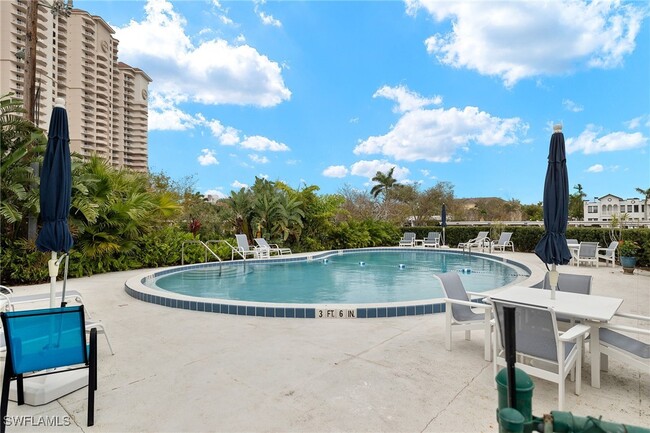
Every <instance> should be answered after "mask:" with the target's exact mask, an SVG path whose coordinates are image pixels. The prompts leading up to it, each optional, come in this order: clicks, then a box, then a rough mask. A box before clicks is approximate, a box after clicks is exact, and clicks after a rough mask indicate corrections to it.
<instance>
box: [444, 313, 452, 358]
mask: <svg viewBox="0 0 650 433" xmlns="http://www.w3.org/2000/svg"><path fill="white" fill-rule="evenodd" d="M445 320H446V322H447V323H446V324H445V328H446V329H445V349H447V350H448V351H449V352H451V305H450V304H449V303H448V304H447V305H446V308H445Z"/></svg>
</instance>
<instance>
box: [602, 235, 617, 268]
mask: <svg viewBox="0 0 650 433" xmlns="http://www.w3.org/2000/svg"><path fill="white" fill-rule="evenodd" d="M616 248H618V242H617V241H613V242H610V243H609V246H608V247H607V248H598V260H601V259H602V260H605V266H607V263H608V262H612V268H613V267H614V266H616Z"/></svg>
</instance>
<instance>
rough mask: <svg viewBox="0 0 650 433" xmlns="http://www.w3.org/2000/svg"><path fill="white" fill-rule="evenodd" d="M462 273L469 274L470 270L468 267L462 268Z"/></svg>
mask: <svg viewBox="0 0 650 433" xmlns="http://www.w3.org/2000/svg"><path fill="white" fill-rule="evenodd" d="M460 271H461V272H462V273H463V274H471V273H472V270H471V269H470V268H463V269H461V270H460Z"/></svg>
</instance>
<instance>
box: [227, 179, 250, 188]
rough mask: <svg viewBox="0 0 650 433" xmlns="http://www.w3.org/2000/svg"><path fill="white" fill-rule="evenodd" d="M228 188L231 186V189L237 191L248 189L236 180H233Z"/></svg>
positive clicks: (246, 185)
mask: <svg viewBox="0 0 650 433" xmlns="http://www.w3.org/2000/svg"><path fill="white" fill-rule="evenodd" d="M230 186H232V187H233V188H235V189H238V190H239V189H242V188H248V184H245V183H241V182H240V181H238V180H235V181H234V182H233V183H231V184H230Z"/></svg>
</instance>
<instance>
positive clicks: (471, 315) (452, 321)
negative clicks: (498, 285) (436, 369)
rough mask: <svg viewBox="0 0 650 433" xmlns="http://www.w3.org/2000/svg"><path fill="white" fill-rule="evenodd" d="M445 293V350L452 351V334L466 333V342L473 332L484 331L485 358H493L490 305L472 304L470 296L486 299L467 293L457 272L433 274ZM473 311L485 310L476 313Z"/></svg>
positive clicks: (480, 295) (488, 359)
mask: <svg viewBox="0 0 650 433" xmlns="http://www.w3.org/2000/svg"><path fill="white" fill-rule="evenodd" d="M433 276H434V278H437V279H438V281H439V282H440V285H441V286H442V290H443V291H444V292H445V348H446V349H447V350H449V351H451V333H452V332H453V331H465V340H468V341H469V340H470V339H471V331H473V330H482V331H484V333H485V337H484V338H485V342H484V358H485V360H486V361H490V360H491V358H492V353H491V346H492V338H491V335H492V317H491V312H490V310H491V309H492V307H491V306H490V305H489V304H485V303H482V302H476V301H474V302H472V301H471V299H470V296H476V297H481V298H484V297H485V295H484V294H481V293H473V292H467V291H466V290H465V287H464V286H463V282H462V281H461V279H460V276H459V275H458V273H456V272H445V273H438V274H433ZM473 309H480V310H483V312H482V313H476V312H474V311H473Z"/></svg>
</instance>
